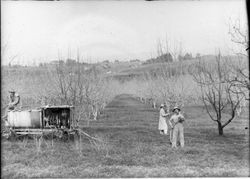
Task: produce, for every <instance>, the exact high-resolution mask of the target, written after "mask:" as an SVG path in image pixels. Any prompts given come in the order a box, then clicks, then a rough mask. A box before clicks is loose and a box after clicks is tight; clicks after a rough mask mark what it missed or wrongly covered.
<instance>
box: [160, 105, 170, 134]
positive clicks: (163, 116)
mask: <svg viewBox="0 0 250 179" xmlns="http://www.w3.org/2000/svg"><path fill="white" fill-rule="evenodd" d="M166 116H167V114H166V113H165V111H164V109H163V108H161V110H160V117H159V125H158V129H159V130H164V131H167V130H168V125H167V123H166Z"/></svg>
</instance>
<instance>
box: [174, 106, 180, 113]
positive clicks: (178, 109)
mask: <svg viewBox="0 0 250 179" xmlns="http://www.w3.org/2000/svg"><path fill="white" fill-rule="evenodd" d="M176 109H178V110H179V111H180V110H181V109H180V108H179V107H177V106H175V107H174V108H173V110H172V112H174V111H175V110H176Z"/></svg>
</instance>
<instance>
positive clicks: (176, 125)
mask: <svg viewBox="0 0 250 179" xmlns="http://www.w3.org/2000/svg"><path fill="white" fill-rule="evenodd" d="M173 112H174V114H173V116H172V117H171V118H170V120H169V121H170V122H169V124H170V126H171V128H173V136H172V147H173V148H174V147H175V148H176V147H177V146H176V143H177V139H178V135H179V138H180V144H181V147H184V127H183V122H184V121H185V118H184V116H183V115H182V114H181V113H180V108H178V107H174V109H173Z"/></svg>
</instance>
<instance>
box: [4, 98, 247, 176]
mask: <svg viewBox="0 0 250 179" xmlns="http://www.w3.org/2000/svg"><path fill="white" fill-rule="evenodd" d="M183 110H184V111H185V115H186V118H187V119H186V124H185V147H184V148H182V149H181V148H178V149H172V148H171V145H170V143H169V136H163V135H160V134H159V131H158V130H157V127H158V110H157V109H152V108H151V107H150V106H147V105H145V104H142V103H140V102H139V101H137V100H136V99H135V98H133V97H132V96H130V95H125V94H124V95H120V96H117V97H116V98H115V99H114V100H113V101H112V102H111V103H110V104H109V105H108V106H107V107H106V109H105V111H104V114H102V116H101V117H100V119H99V120H98V121H93V122H91V123H90V126H89V127H84V123H83V129H84V130H85V131H86V132H88V133H89V134H91V135H93V136H97V137H99V138H100V139H102V140H103V141H105V143H93V142H90V141H89V140H88V139H87V138H83V139H82V142H81V143H79V142H74V141H68V142H63V141H58V140H53V141H52V140H46V141H45V142H43V143H42V145H41V148H40V151H38V150H37V149H38V147H37V146H36V143H35V141H34V140H31V139H30V140H17V141H2V177H3V178H28V177H177V176H179V177H184V176H185V177H189V176H190V177H191V176H192V177H196V176H204V177H205V176H213V177H214V176H223V177H235V176H241V177H243V176H249V115H248V111H247V112H245V115H243V116H242V117H240V118H238V119H235V120H234V121H233V122H232V123H231V124H229V125H228V126H227V127H226V128H225V130H224V136H219V135H218V132H217V126H216V123H214V122H213V121H211V120H210V119H209V117H208V116H207V115H206V113H205V110H204V109H203V108H202V107H199V106H187V107H185V108H184V109H183ZM245 127H248V129H245ZM52 142H53V144H52Z"/></svg>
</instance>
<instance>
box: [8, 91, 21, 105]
mask: <svg viewBox="0 0 250 179" xmlns="http://www.w3.org/2000/svg"><path fill="white" fill-rule="evenodd" d="M9 93H10V95H9V104H8V110H14V109H15V108H16V106H17V104H18V103H19V102H20V96H19V94H17V93H16V92H15V91H14V90H10V91H9Z"/></svg>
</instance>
